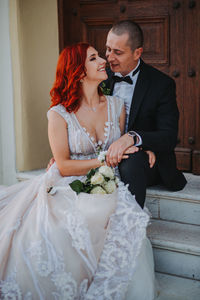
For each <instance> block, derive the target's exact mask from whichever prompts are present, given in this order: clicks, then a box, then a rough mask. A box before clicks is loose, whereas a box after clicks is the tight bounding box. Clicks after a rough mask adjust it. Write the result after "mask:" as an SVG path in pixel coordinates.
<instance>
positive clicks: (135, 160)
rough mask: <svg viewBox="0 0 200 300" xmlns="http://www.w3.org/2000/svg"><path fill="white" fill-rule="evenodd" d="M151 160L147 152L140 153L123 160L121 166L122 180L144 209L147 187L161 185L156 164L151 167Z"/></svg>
mask: <svg viewBox="0 0 200 300" xmlns="http://www.w3.org/2000/svg"><path fill="white" fill-rule="evenodd" d="M148 160H149V158H148V155H147V154H146V152H144V151H138V152H136V153H134V154H131V155H130V156H129V158H128V159H123V160H122V161H121V163H120V164H119V172H120V176H121V180H122V181H123V182H124V183H125V184H129V190H130V192H131V193H132V194H133V195H135V198H136V201H137V202H138V204H139V205H140V206H141V207H142V208H143V207H144V202H145V197H146V188H147V186H151V185H155V184H158V183H160V178H159V174H158V170H157V166H156V163H155V165H154V167H153V168H150V167H149V161H148Z"/></svg>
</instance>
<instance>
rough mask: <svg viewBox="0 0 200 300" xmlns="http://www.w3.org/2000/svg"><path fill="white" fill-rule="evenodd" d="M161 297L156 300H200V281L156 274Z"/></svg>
mask: <svg viewBox="0 0 200 300" xmlns="http://www.w3.org/2000/svg"><path fill="white" fill-rule="evenodd" d="M156 280H157V282H158V290H159V291H160V292H159V296H158V297H157V298H156V299H155V300H199V299H200V281H197V280H191V279H186V278H181V277H177V276H173V275H168V274H162V273H158V272H156Z"/></svg>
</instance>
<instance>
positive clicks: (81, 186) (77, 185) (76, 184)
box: [69, 180, 84, 195]
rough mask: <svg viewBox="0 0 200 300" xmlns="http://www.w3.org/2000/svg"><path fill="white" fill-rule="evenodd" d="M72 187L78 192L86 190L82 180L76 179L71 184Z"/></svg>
mask: <svg viewBox="0 0 200 300" xmlns="http://www.w3.org/2000/svg"><path fill="white" fill-rule="evenodd" d="M69 185H70V187H71V189H72V190H73V191H75V192H76V193H77V195H78V194H80V193H81V192H83V191H84V184H83V183H82V182H81V181H80V180H74V181H73V182H72V183H70V184H69Z"/></svg>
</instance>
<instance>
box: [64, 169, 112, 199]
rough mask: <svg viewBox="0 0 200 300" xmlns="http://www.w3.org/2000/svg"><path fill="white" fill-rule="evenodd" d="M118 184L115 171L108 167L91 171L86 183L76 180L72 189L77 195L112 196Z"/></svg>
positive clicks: (71, 185) (72, 184)
mask: <svg viewBox="0 0 200 300" xmlns="http://www.w3.org/2000/svg"><path fill="white" fill-rule="evenodd" d="M117 184H118V178H117V177H116V176H115V174H114V172H113V169H112V168H110V167H108V166H101V167H99V168H96V169H91V170H90V171H89V172H88V173H87V175H86V180H85V181H83V182H82V181H80V180H74V181H73V182H72V183H71V184H70V187H71V188H72V190H74V191H75V192H76V193H77V194H79V193H81V192H83V193H88V194H112V193H113V192H114V191H115V190H116V188H117Z"/></svg>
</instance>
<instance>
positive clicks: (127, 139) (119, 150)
mask: <svg viewBox="0 0 200 300" xmlns="http://www.w3.org/2000/svg"><path fill="white" fill-rule="evenodd" d="M133 143H134V142H133V138H132V137H131V136H129V135H128V134H124V135H123V136H121V137H120V138H119V139H118V140H117V141H115V142H114V143H112V144H111V145H110V147H109V148H108V152H107V154H106V163H107V165H108V166H111V167H116V166H117V165H118V164H119V163H120V162H121V160H122V158H126V157H123V155H124V154H125V152H126V150H127V149H128V148H129V147H131V146H133ZM131 148H132V147H131ZM138 150H139V149H138V148H137V147H133V148H132V150H131V151H132V152H131V153H134V152H137V151H138ZM127 154H130V153H127Z"/></svg>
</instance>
